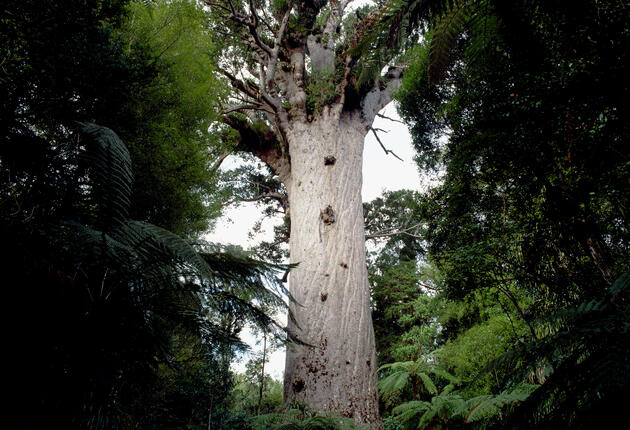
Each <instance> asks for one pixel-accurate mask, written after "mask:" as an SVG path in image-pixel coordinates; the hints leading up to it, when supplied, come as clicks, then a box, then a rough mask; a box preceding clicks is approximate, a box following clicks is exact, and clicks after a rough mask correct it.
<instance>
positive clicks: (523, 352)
mask: <svg viewBox="0 0 630 430" xmlns="http://www.w3.org/2000/svg"><path fill="white" fill-rule="evenodd" d="M629 295H630V276H629V274H628V273H626V274H624V275H622V276H621V277H620V278H619V279H618V280H617V281H616V282H615V283H613V285H611V286H610V287H609V288H608V290H607V291H606V294H605V295H604V297H603V298H602V299H601V300H599V301H589V302H585V303H582V304H580V305H579V306H577V307H575V308H570V309H565V310H562V311H559V312H557V313H555V314H553V315H549V316H546V317H544V318H541V319H540V320H539V321H538V327H537V328H538V333H540V334H541V335H542V336H541V337H540V338H539V339H538V340H536V341H533V342H530V343H529V344H527V345H525V347H524V348H522V349H519V350H515V351H511V352H509V353H507V354H505V355H504V356H503V357H501V358H499V359H497V360H496V361H494V362H493V363H491V365H490V366H489V368H495V367H501V368H505V369H511V371H512V373H511V374H512V379H513V380H515V381H520V380H524V379H528V378H529V379H535V378H538V379H539V380H540V381H541V382H543V383H542V385H541V386H540V388H538V389H537V390H536V391H534V392H533V393H532V394H531V395H530V396H529V398H528V399H527V400H526V401H524V402H523V404H522V406H520V407H519V408H516V409H515V410H514V413H513V414H512V415H511V416H510V418H509V420H508V421H507V424H506V425H508V426H509V428H550V427H553V426H563V427H564V428H592V426H594V425H600V424H601V423H603V422H608V421H609V420H610V421H612V420H614V417H616V416H620V414H621V409H619V407H620V405H621V403H620V397H619V396H623V394H622V393H625V392H627V390H628V387H629V386H630V365H629V364H628V361H627V356H628V354H629V353H630V336H628V334H629V332H630V310H629V307H628V296H629Z"/></svg>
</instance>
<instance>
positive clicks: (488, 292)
mask: <svg viewBox="0 0 630 430" xmlns="http://www.w3.org/2000/svg"><path fill="white" fill-rule="evenodd" d="M628 14H629V10H628V8H627V6H624V5H621V4H620V3H618V2H613V1H611V2H591V1H580V2H563V1H554V2H544V4H543V3H540V2H530V1H512V2H491V1H488V2H468V3H466V2H454V3H453V5H451V6H450V7H449V8H447V11H446V12H445V14H444V15H443V17H442V18H441V20H439V21H438V23H437V24H436V25H435V26H433V27H432V30H431V32H429V33H427V34H426V38H425V42H424V43H423V45H422V46H419V47H417V48H415V49H414V51H413V52H412V53H409V54H408V57H407V58H408V61H409V64H410V65H409V68H408V70H407V72H406V75H405V82H404V83H403V87H402V88H401V91H400V92H399V96H398V98H399V101H400V112H401V114H402V115H403V117H404V118H405V119H406V120H407V121H408V122H409V123H410V125H411V131H412V135H413V137H414V143H415V145H416V147H417V149H418V163H419V166H420V167H421V168H434V169H436V171H439V172H440V174H441V175H442V177H443V183H442V184H441V185H440V186H438V187H436V188H434V189H432V190H428V191H427V192H425V193H424V194H423V196H422V197H421V198H419V199H418V202H417V203H416V204H414V207H418V205H419V206H420V208H419V209H414V212H415V213H416V215H415V221H414V223H416V224H417V225H419V226H421V227H422V229H423V230H424V234H423V235H422V238H423V242H421V241H418V244H419V245H423V249H424V250H425V251H426V253H425V255H424V259H422V258H420V259H419V261H424V263H423V264H420V265H417V264H416V265H414V266H415V267H414V266H412V267H411V271H408V272H407V273H409V274H410V275H414V274H415V279H414V278H413V277H410V276H407V277H405V278H403V274H404V273H405V272H404V271H402V270H400V268H399V269H398V270H391V266H390V267H378V265H377V266H375V276H374V277H373V287H374V290H375V292H374V296H375V297H377V298H378V297H386V298H387V299H388V300H392V299H394V302H393V303H391V304H389V305H387V307H386V309H385V310H384V311H379V304H380V303H383V301H381V302H380V303H379V302H377V304H376V310H377V312H379V313H377V315H384V316H385V317H387V316H388V315H396V314H395V313H394V312H395V310H396V309H399V308H405V307H408V309H409V310H407V311H405V316H404V317H403V316H400V315H398V316H396V318H395V319H396V323H397V325H398V326H400V324H401V323H403V322H408V321H410V318H412V317H411V316H412V315H416V317H415V321H414V322H413V323H412V324H411V326H410V327H409V328H408V329H407V330H406V332H405V333H404V334H403V335H402V336H401V335H398V336H397V338H396V339H391V340H389V339H388V343H387V344H388V348H389V349H390V350H391V349H392V348H394V351H400V352H402V353H403V354H402V355H403V356H401V357H395V356H393V354H392V353H391V352H390V353H389V354H387V355H385V357H388V360H389V359H394V360H396V361H397V362H398V363H397V364H394V365H387V366H384V367H383V368H382V371H383V373H384V376H385V379H383V381H382V389H383V394H384V395H385V397H384V401H385V404H384V407H385V408H386V410H391V411H392V417H393V418H391V420H393V421H388V422H392V423H393V422H395V423H402V424H404V425H405V426H411V427H414V428H415V426H416V425H419V426H420V427H423V428H428V427H434V426H441V427H457V426H458V425H461V423H462V422H464V423H471V424H473V423H474V425H475V426H480V427H487V426H492V425H495V424H496V425H499V426H501V425H502V426H505V428H521V427H522V428H553V427H554V426H556V427H563V428H566V427H570V428H592V427H595V426H598V425H602V423H603V422H609V420H610V421H611V422H612V420H614V419H616V418H619V419H621V417H620V416H619V413H620V410H621V409H619V406H618V403H617V401H618V399H619V397H620V396H621V394H620V393H621V392H623V391H625V390H627V387H628V379H627V375H628V371H627V365H626V364H625V360H624V359H623V358H621V357H623V356H626V355H627V353H628V351H629V350H628V344H627V342H626V341H625V340H623V339H625V338H626V337H627V327H628V307H627V294H628V292H627V280H625V279H626V276H627V275H623V274H624V273H625V272H627V271H628V268H629V263H630V261H629V259H628V255H629V249H628V246H629V242H628V239H629V236H628V233H629V231H628V225H629V223H628V218H627V214H628V212H627V208H628V203H629V201H628V196H629V195H630V194H629V193H628V188H627V187H628V183H629V179H630V171H628V167H629V166H630V153H629V152H628V148H627V141H628V137H629V134H628V128H627V118H628V111H627V104H626V103H625V100H627V97H628V96H630V94H629V93H628V91H629V87H628V84H627V82H626V81H625V79H624V78H623V77H622V76H625V75H626V74H627V73H628V66H627V61H626V56H627V52H628V47H629V46H630V39H628V36H629V35H630V33H629V29H628V25H627V23H628V18H629V15H628ZM436 63H437V64H436ZM444 134H446V136H447V138H441V136H442V135H444ZM392 207H393V208H394V207H395V206H392ZM393 239H396V235H394V236H393ZM404 260H405V258H404V257H403V256H402V255H401V257H400V261H401V263H402V262H403V261H404ZM427 262H428V264H427ZM401 263H399V264H401ZM622 275H623V276H622ZM423 284H424V285H425V286H428V287H429V288H428V289H427V288H423V287H422V285H423ZM436 287H437V288H436ZM414 289H415V290H416V291H417V292H416V293H415V294H414V296H415V298H414V299H403V300H402V301H401V300H400V297H404V295H406V296H409V293H405V294H404V295H403V296H401V292H403V291H413V290H414ZM397 297H399V299H398V300H396V298H397ZM384 303H387V302H384ZM609 303H610V305H609ZM427 311H428V312H427ZM427 317H428V318H427ZM376 320H377V322H378V318H377V319H376ZM383 323H384V324H383V331H384V332H387V333H388V335H389V336H391V334H393V333H395V332H392V331H391V330H390V331H388V328H389V327H392V326H393V327H396V325H392V322H390V321H388V320H387V319H385V320H384V321H383ZM377 330H378V326H377ZM405 336H415V339H414V341H413V342H412V344H414V345H416V346H417V347H418V350H417V351H418V352H415V353H414V352H412V351H413V350H405V349H401V344H400V341H399V340H397V339H404V338H405ZM383 339H387V338H383ZM405 353H406V356H405ZM409 360H411V361H409ZM405 363H406V364H405ZM444 371H447V372H449V374H451V375H452V376H453V377H454V378H455V379H453V380H452V381H451V383H453V381H457V382H456V383H455V385H454V386H453V388H450V389H449V390H447V392H446V393H443V392H442V391H440V390H443V389H444V388H442V387H444V386H448V383H449V380H450V379H449V378H447V379H444V377H443V376H438V375H440V374H441V373H442V372H444ZM401 372H402V373H401ZM431 372H437V373H436V374H435V375H436V376H433V375H432V373H431ZM414 375H415V376H414ZM587 375H589V376H587ZM595 375H597V376H595ZM430 378H437V380H438V382H439V381H442V382H439V383H433V385H431V384H429V382H430V380H431V379H430ZM584 378H586V379H584ZM580 381H581V382H580ZM523 383H527V384H535V385H534V388H535V387H536V386H537V385H540V387H539V388H537V389H535V390H534V391H533V392H532V390H531V389H530V388H528V389H527V390H526V391H517V392H518V393H521V394H518V395H516V396H514V395H513V394H514V393H515V391H514V390H515V389H517V390H520V388H518V387H520V386H521V385H519V384H523ZM440 384H442V385H440ZM421 388H422V389H421ZM452 389H456V391H451V390H452ZM438 393H439V394H438ZM492 393H494V394H492ZM530 393H531V394H530ZM479 396H490V397H486V398H485V399H486V400H483V399H484V398H483V397H479ZM492 396H495V397H492ZM407 399H408V400H409V401H410V402H409V403H405V404H404V405H405V406H403V405H400V406H398V407H394V408H393V409H390V408H392V406H394V405H395V404H396V403H399V402H400V401H404V400H407ZM488 399H494V400H492V402H494V403H493V404H494V406H495V407H494V409H492V410H488V411H487V412H488V414H487V416H485V418H484V419H483V420H482V421H478V420H479V418H480V415H479V412H480V411H481V410H483V408H484V406H483V405H484V404H486V405H488V403H487V402H488ZM510 399H511V400H510ZM526 399H527V400H526ZM481 400H483V401H481ZM508 400H510V401H508ZM480 401H481V402H480ZM392 402H393V403H392ZM413 402H416V403H413ZM427 402H428V403H427ZM436 402H437V403H436ZM484 402H485V403H484ZM510 403H512V405H513V406H509V405H510ZM431 405H433V407H432V406H431ZM515 405H516V406H515ZM506 408H507V409H506ZM615 411H617V412H615ZM482 418H483V417H482Z"/></svg>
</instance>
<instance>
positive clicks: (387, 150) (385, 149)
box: [370, 127, 405, 161]
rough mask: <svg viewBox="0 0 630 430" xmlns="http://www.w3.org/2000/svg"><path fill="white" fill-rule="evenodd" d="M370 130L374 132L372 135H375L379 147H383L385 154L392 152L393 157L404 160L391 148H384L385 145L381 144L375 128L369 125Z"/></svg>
mask: <svg viewBox="0 0 630 430" xmlns="http://www.w3.org/2000/svg"><path fill="white" fill-rule="evenodd" d="M370 130H371V131H372V133H374V137H376V140H377V142H378V143H379V145H381V148H383V151H385V155H387V154H392V155H393V156H394V157H396V158H398V159H399V160H400V161H405V160H403V159H402V158H400V157H399V156H398V155H396V153H394V151H392V150H391V149H387V148H385V145H383V142H382V141H381V138H380V137H378V133H376V130H375V129H374V128H372V127H370Z"/></svg>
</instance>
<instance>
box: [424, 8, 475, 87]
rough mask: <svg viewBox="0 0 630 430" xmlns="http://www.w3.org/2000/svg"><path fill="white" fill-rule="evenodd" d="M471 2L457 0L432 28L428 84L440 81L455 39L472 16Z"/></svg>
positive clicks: (450, 55) (450, 57)
mask: <svg viewBox="0 0 630 430" xmlns="http://www.w3.org/2000/svg"><path fill="white" fill-rule="evenodd" d="M472 5H473V1H472V0H459V1H455V2H453V3H452V5H451V7H450V9H449V10H448V11H447V12H446V13H445V14H444V15H443V16H442V17H441V18H440V19H439V20H438V21H437V23H436V24H435V26H434V27H433V33H432V37H431V44H430V48H429V82H430V83H431V84H435V83H436V82H438V81H440V80H441V79H442V76H443V75H444V73H445V72H446V70H447V68H448V66H450V64H451V59H452V58H453V56H452V53H453V51H454V49H455V44H456V43H457V39H458V38H459V37H460V35H461V34H462V31H463V29H464V27H465V26H466V25H467V24H468V22H469V20H470V18H471V15H472V14H473V7H472Z"/></svg>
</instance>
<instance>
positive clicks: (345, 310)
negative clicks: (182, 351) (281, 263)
mask: <svg viewBox="0 0 630 430" xmlns="http://www.w3.org/2000/svg"><path fill="white" fill-rule="evenodd" d="M327 112H328V111H326V112H324V114H323V115H322V116H321V117H319V118H318V119H317V120H316V121H314V122H312V123H302V124H295V125H294V127H293V132H292V133H291V134H290V135H289V136H288V138H289V147H290V155H291V181H290V182H289V184H288V186H287V189H288V192H289V201H290V204H291V239H290V248H291V263H299V266H298V267H297V268H296V269H293V270H292V271H291V273H290V276H289V279H290V289H291V293H292V295H293V296H294V298H295V300H296V301H297V302H298V303H299V304H293V305H292V311H293V312H294V314H295V317H296V322H295V324H294V323H291V324H290V326H289V328H290V329H291V330H293V331H294V332H295V333H296V334H297V336H298V337H299V338H300V339H301V340H302V341H303V342H305V343H307V344H309V345H311V346H299V345H293V346H291V347H289V348H288V349H287V358H286V368H285V387H284V390H285V400H286V401H288V402H296V401H297V402H301V403H305V404H307V405H308V406H310V407H311V408H314V409H315V410H319V411H325V410H335V411H338V412H340V413H342V414H343V415H346V416H348V417H352V418H354V420H355V421H356V422H357V423H378V422H379V421H380V417H379V412H378V395H377V387H376V355H375V343H374V330H373V327H372V318H371V313H370V295H369V286H368V278H367V269H366V265H365V238H364V236H365V234H364V230H363V206H362V199H361V184H362V175H361V168H362V156H363V141H364V138H365V134H366V132H367V129H366V126H365V122H364V121H363V120H362V119H361V118H360V117H359V114H358V113H355V114H354V115H351V114H348V113H346V114H343V115H341V116H340V117H337V118H336V115H328V114H327ZM331 157H334V160H335V161H334V163H331V162H330V160H332V158H331Z"/></svg>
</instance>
